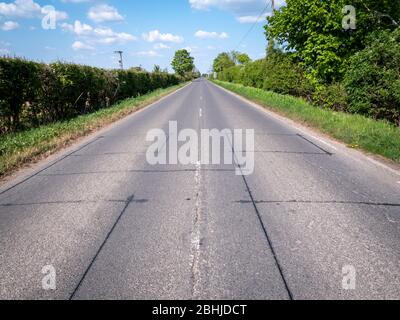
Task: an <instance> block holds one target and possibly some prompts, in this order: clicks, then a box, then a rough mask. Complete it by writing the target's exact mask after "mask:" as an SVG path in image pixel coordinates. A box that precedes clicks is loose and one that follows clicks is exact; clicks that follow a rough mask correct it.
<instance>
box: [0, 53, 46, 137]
mask: <svg viewBox="0 0 400 320" xmlns="http://www.w3.org/2000/svg"><path fill="white" fill-rule="evenodd" d="M39 68H40V66H39V65H38V64H36V63H33V62H28V61H25V60H22V59H11V58H1V59H0V116H1V118H2V121H1V122H0V123H1V125H2V127H1V129H0V132H3V131H6V130H7V129H12V130H17V129H19V128H20V126H21V121H20V116H21V111H22V108H23V106H24V104H25V105H26V104H30V105H32V104H34V103H36V97H37V91H38V88H39V77H38V70H39Z"/></svg>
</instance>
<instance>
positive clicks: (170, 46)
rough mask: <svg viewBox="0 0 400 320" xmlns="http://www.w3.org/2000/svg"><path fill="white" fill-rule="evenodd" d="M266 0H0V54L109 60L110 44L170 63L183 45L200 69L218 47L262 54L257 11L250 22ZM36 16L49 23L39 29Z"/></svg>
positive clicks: (142, 58)
mask: <svg viewBox="0 0 400 320" xmlns="http://www.w3.org/2000/svg"><path fill="white" fill-rule="evenodd" d="M269 2H270V1H264V0H105V1H102V0H100V1H98V0H11V1H10V0H6V1H4V0H3V1H2V0H0V54H1V55H4V54H9V55H17V56H24V57H26V58H28V59H33V60H38V61H44V62H52V61H55V60H63V61H68V62H76V63H82V64H88V65H93V66H98V67H105V68H116V67H118V59H117V58H116V55H115V54H114V51H115V50H122V51H124V63H125V67H132V66H139V65H141V66H143V67H144V68H146V69H148V70H151V69H152V68H153V66H154V65H155V64H158V65H160V66H161V67H163V68H169V70H170V71H171V66H170V62H171V60H172V57H173V54H174V52H175V51H176V50H178V49H182V48H186V49H188V50H189V51H191V53H192V55H193V56H194V57H195V63H196V66H197V67H198V68H199V70H200V71H201V72H208V71H209V69H210V66H211V64H212V60H213V59H214V58H215V56H216V55H217V54H218V53H219V52H222V51H231V50H234V49H235V50H239V51H243V52H246V53H248V54H249V55H250V56H251V57H252V58H253V59H258V58H261V57H262V56H263V55H264V54H265V48H266V39H265V35H264V29H263V25H264V24H265V17H263V18H262V19H261V21H258V22H257V17H258V16H259V15H260V13H261V12H262V10H263V9H264V8H265V7H266V5H267V4H268V3H269ZM280 2H282V1H278V5H279V3H280ZM48 6H52V7H53V8H54V9H55V10H56V11H55V12H54V11H51V10H52V8H50V7H48ZM270 11H271V9H270V7H268V9H267V11H266V12H267V13H266V14H268V12H270ZM266 14H264V16H265V15H266ZM43 17H46V18H47V19H45V22H46V23H47V24H46V25H47V26H51V24H49V23H50V22H53V21H54V24H53V25H52V27H55V29H49V28H47V29H44V28H43V27H42V21H43ZM54 18H55V19H54ZM255 22H257V23H256V25H255V27H254V29H253V30H252V32H251V33H250V34H249V35H248V36H247V37H246V38H245V40H244V41H242V43H240V42H241V40H242V38H243V36H244V35H245V34H246V33H247V32H248V31H249V29H250V28H251V27H252V25H253V24H254V23H255Z"/></svg>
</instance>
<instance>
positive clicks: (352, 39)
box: [266, 0, 400, 85]
mask: <svg viewBox="0 0 400 320" xmlns="http://www.w3.org/2000/svg"><path fill="white" fill-rule="evenodd" d="M399 3H400V2H399V1H388V0H382V1H376V0H354V1H353V2H352V3H351V4H352V5H353V6H355V8H356V14H357V26H356V30H347V31H345V30H343V26H342V21H343V18H344V16H345V14H344V13H343V11H342V10H343V8H344V7H345V5H347V4H348V3H347V1H345V0H325V1H320V0H287V1H286V6H284V7H282V8H281V9H280V10H278V11H277V12H276V14H275V16H273V17H270V18H268V21H269V25H268V26H266V31H267V36H268V38H271V37H272V38H276V39H277V40H278V41H279V43H280V44H282V45H286V46H287V47H288V49H291V50H294V51H295V54H296V55H297V56H298V58H299V59H300V60H301V62H302V64H304V65H305V67H306V68H307V70H308V71H309V73H308V74H309V76H310V79H312V80H313V81H315V82H316V83H315V84H316V85H317V84H318V83H321V82H322V83H330V82H335V81H340V80H341V79H342V77H343V75H344V72H345V61H346V59H347V58H349V57H351V56H352V55H353V54H354V53H355V52H357V51H359V50H362V49H363V48H364V46H365V39H366V38H367V36H368V35H369V34H370V33H371V32H372V31H374V30H378V29H385V28H392V29H393V28H394V27H395V23H396V22H395V21H394V20H393V19H397V18H398V17H399V15H400V13H399V12H400V4H399ZM392 20H393V21H392Z"/></svg>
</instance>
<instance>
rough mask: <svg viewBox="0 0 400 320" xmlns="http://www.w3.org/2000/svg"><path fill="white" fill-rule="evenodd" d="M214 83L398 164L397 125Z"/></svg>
mask: <svg viewBox="0 0 400 320" xmlns="http://www.w3.org/2000/svg"><path fill="white" fill-rule="evenodd" d="M214 82H215V83H216V84H217V85H220V86H221V87H223V88H225V89H228V90H230V91H232V92H235V93H237V94H239V95H241V96H243V97H245V98H246V99H249V100H251V101H254V102H256V103H258V104H260V105H262V106H264V107H265V108H267V109H270V110H272V111H275V112H277V113H279V114H281V115H283V116H285V117H287V118H290V119H292V120H295V121H298V122H300V123H303V124H305V125H307V126H310V127H313V128H316V129H318V130H319V131H321V132H322V133H325V134H328V135H330V136H331V137H333V138H335V139H337V140H339V141H342V142H344V143H346V144H347V145H348V146H349V147H351V148H356V149H361V150H364V151H367V152H370V153H373V154H377V155H381V156H383V157H385V158H387V159H390V160H393V161H394V162H396V163H400V128H398V127H396V126H394V125H392V124H390V123H388V122H385V121H377V120H373V119H370V118H366V117H364V116H360V115H354V114H347V113H344V112H334V111H332V110H327V109H321V108H318V107H315V106H313V105H311V104H309V103H307V102H306V101H304V100H303V99H300V98H296V97H292V96H285V95H280V94H277V93H274V92H270V91H265V90H261V89H256V88H252V87H245V86H243V85H240V84H234V83H230V82H223V81H218V80H214Z"/></svg>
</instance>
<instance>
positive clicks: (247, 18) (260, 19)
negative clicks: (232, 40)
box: [236, 14, 270, 23]
mask: <svg viewBox="0 0 400 320" xmlns="http://www.w3.org/2000/svg"><path fill="white" fill-rule="evenodd" d="M269 15H270V14H267V15H265V16H261V17H260V16H242V17H237V18H236V19H237V21H239V22H240V23H261V22H267V20H266V19H267V16H269Z"/></svg>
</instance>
